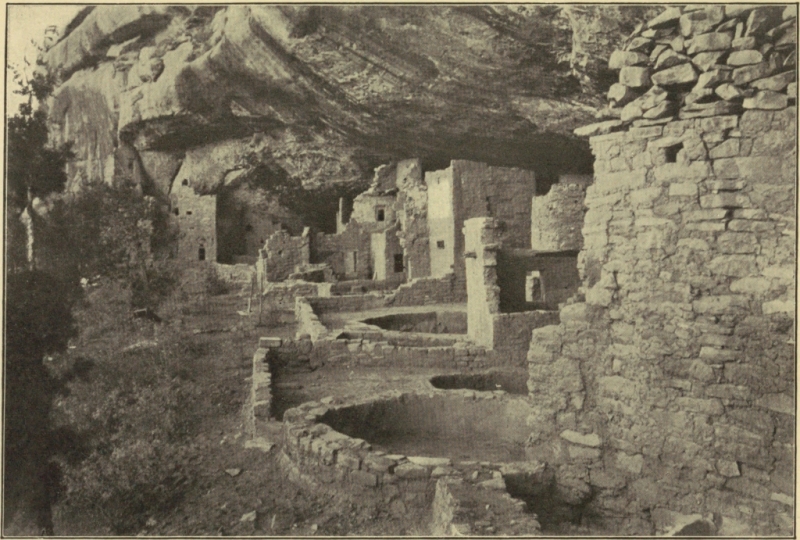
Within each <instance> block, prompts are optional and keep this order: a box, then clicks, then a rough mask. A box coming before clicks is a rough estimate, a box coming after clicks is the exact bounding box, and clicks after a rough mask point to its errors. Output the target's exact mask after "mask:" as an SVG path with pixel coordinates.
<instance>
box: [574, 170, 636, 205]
mask: <svg viewBox="0 0 800 540" xmlns="http://www.w3.org/2000/svg"><path fill="white" fill-rule="evenodd" d="M646 175H647V170H646V169H639V170H635V171H623V172H616V173H605V174H597V175H596V177H595V183H594V188H595V191H596V192H597V193H598V194H603V195H604V194H607V193H613V192H617V191H623V190H625V191H627V190H631V189H636V188H638V187H644V185H645V183H646V179H647V176H646ZM588 204H589V202H588V201H587V205H588Z"/></svg>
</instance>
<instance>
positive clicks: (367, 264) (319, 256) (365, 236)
mask: <svg viewBox="0 0 800 540" xmlns="http://www.w3.org/2000/svg"><path fill="white" fill-rule="evenodd" d="M370 248H371V235H370V233H369V231H368V230H365V229H364V228H363V227H361V225H360V224H359V223H358V222H356V221H354V220H351V221H350V222H349V223H347V225H346V226H345V228H344V230H343V231H342V232H341V233H340V234H324V233H317V234H316V235H315V236H314V241H313V242H312V245H311V262H312V263H314V264H319V263H327V264H328V265H330V267H331V270H332V271H333V273H334V275H335V276H336V277H337V278H339V279H372V265H371V256H370ZM353 252H355V253H356V264H355V268H352V267H351V265H349V264H348V262H347V260H348V257H351V256H352V253H353Z"/></svg>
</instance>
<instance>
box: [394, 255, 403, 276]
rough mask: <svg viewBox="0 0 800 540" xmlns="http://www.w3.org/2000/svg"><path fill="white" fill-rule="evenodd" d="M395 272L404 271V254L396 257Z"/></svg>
mask: <svg viewBox="0 0 800 540" xmlns="http://www.w3.org/2000/svg"><path fill="white" fill-rule="evenodd" d="M394 271H395V273H398V272H402V271H403V254H402V253H398V254H396V255H395V256H394Z"/></svg>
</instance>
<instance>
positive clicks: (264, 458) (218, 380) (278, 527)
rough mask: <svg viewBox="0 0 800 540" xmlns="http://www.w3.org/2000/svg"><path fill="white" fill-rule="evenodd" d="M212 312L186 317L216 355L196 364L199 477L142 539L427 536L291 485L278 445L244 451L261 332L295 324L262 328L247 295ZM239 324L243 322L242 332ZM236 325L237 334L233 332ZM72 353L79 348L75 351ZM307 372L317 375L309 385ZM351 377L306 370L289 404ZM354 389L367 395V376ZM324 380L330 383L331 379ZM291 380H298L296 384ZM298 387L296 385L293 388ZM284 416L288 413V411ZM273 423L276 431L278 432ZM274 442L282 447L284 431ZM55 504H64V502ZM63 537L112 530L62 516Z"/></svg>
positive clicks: (372, 509) (365, 503)
mask: <svg viewBox="0 0 800 540" xmlns="http://www.w3.org/2000/svg"><path fill="white" fill-rule="evenodd" d="M213 303H214V306H213V309H208V310H206V311H205V312H203V310H199V312H194V313H191V312H190V313H189V314H186V315H184V317H183V320H182V325H181V326H182V329H181V332H182V333H183V334H185V335H192V339H193V340H196V341H197V342H198V343H205V344H207V345H208V346H207V347H204V348H203V350H207V351H208V354H207V355H206V356H203V357H202V358H195V359H193V360H194V361H193V363H192V365H193V369H194V373H193V375H192V384H193V391H192V392H191V394H192V396H191V398H190V401H189V402H188V403H187V406H189V407H191V408H193V409H195V412H196V413H197V415H198V416H199V417H200V418H201V421H200V423H199V425H197V426H196V428H195V429H193V433H192V437H191V439H190V441H189V442H188V443H187V445H188V446H191V447H192V450H193V452H192V454H193V455H195V456H197V457H196V459H197V463H195V464H194V465H195V466H194V467H193V470H195V471H199V474H198V476H197V478H194V481H193V482H191V483H189V484H188V485H187V486H186V488H185V489H184V491H183V494H182V495H183V496H182V498H181V500H180V502H179V503H178V504H177V505H176V506H175V507H174V508H172V509H170V510H168V511H165V512H162V513H160V514H153V515H151V516H147V518H148V519H147V526H145V527H144V528H143V529H142V530H141V531H138V533H137V534H139V535H158V536H177V535H180V536H208V535H212V536H226V535H236V536H247V535H258V536H266V535H302V536H306V535H308V536H312V535H361V536H378V535H381V536H385V535H424V534H426V533H427V525H424V524H420V523H419V520H409V519H407V518H406V517H405V516H403V515H396V514H397V513H396V512H395V514H393V513H392V509H391V508H389V505H383V504H381V503H379V502H378V501H375V500H356V501H353V500H351V499H346V498H344V497H338V496H331V495H327V494H323V493H320V492H318V491H317V490H314V489H313V488H311V487H309V486H304V485H297V484H294V483H292V482H290V481H289V480H288V478H287V476H286V475H285V473H284V472H283V470H282V469H281V468H280V467H279V465H278V456H279V452H280V444H278V446H276V447H274V448H273V449H272V450H271V451H269V452H264V451H263V450H260V449H257V448H246V447H245V440H246V438H247V436H246V434H245V433H244V406H245V400H246V398H247V397H248V395H249V392H250V376H251V374H252V356H253V353H254V352H255V349H256V347H257V345H258V338H259V337H261V336H276V337H293V335H294V325H280V326H272V327H268V326H261V327H257V326H256V322H257V317H254V316H250V315H246V316H242V315H241V314H237V311H239V310H242V308H243V305H242V304H243V303H242V300H241V298H238V297H237V296H236V295H235V294H230V295H226V296H220V297H215V298H214V299H213ZM237 325H238V326H237ZM234 327H236V330H232V329H233V328H234ZM71 352H72V353H73V354H79V353H81V351H80V350H74V351H71ZM308 375H311V376H312V378H311V379H310V380H309V378H308ZM349 375H350V373H340V374H338V375H334V373H333V372H330V373H325V374H323V373H316V374H314V373H312V374H305V379H304V382H303V384H300V385H297V386H299V387H301V388H298V389H297V391H296V392H294V393H293V394H292V393H291V392H290V393H289V394H287V397H288V398H289V399H288V401H287V402H286V403H285V404H284V405H283V408H284V410H285V408H286V407H288V406H290V405H292V404H296V403H297V402H298V401H306V399H314V398H318V397H323V396H324V395H329V394H330V391H331V389H332V388H333V387H336V388H338V390H340V391H345V392H346V391H348V383H347V379H348V376H349ZM419 376H420V375H419V374H416V375H412V374H410V373H402V372H398V373H395V374H393V375H391V376H386V375H384V376H382V375H381V374H380V373H378V372H377V371H374V372H372V373H371V374H369V375H368V376H366V378H367V379H371V380H372V381H373V382H374V388H375V389H377V388H383V389H388V388H390V387H391V386H392V384H394V382H393V381H396V379H398V378H404V379H407V380H409V381H411V380H419ZM356 379H357V380H353V381H351V382H352V385H351V388H352V389H353V390H354V391H356V390H360V391H363V389H364V386H363V381H364V380H365V377H363V376H359V377H357V378H356ZM315 381H318V382H317V383H315ZM323 381H324V383H323ZM289 382H290V383H291V381H289ZM289 386H290V387H291V384H289ZM281 414H282V411H281ZM279 427H280V424H279V423H278V422H275V423H274V424H273V426H271V429H272V430H277V429H279ZM272 439H273V440H275V441H276V442H278V443H279V436H278V434H277V433H276V434H275V436H274V437H272ZM56 504H57V503H56ZM54 514H55V515H56V519H55V523H54V528H55V530H54V533H55V535H57V536H72V535H97V534H107V531H99V530H96V528H95V527H94V526H93V523H92V518H91V516H88V515H87V516H75V515H72V516H70V515H67V514H65V513H59V512H58V511H55V512H54Z"/></svg>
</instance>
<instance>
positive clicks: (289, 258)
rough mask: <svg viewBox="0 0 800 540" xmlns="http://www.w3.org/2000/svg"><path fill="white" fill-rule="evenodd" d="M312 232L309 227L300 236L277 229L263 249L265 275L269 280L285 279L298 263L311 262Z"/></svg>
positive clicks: (262, 257)
mask: <svg viewBox="0 0 800 540" xmlns="http://www.w3.org/2000/svg"><path fill="white" fill-rule="evenodd" d="M310 241H311V232H310V230H309V228H308V227H306V229H305V230H304V231H303V234H301V235H300V236H291V235H289V233H288V232H286V231H283V230H280V231H276V232H275V233H274V234H273V235H272V236H270V237H269V238H268V239H267V242H266V244H265V245H264V249H263V250H261V255H260V256H261V259H262V260H263V265H264V275H265V277H266V279H267V281H283V280H284V279H286V278H288V277H289V275H290V274H291V273H292V272H294V271H295V268H297V266H298V265H304V264H308V263H309V255H310Z"/></svg>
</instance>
